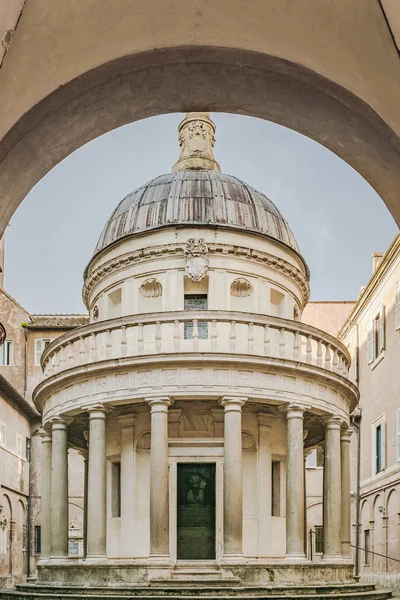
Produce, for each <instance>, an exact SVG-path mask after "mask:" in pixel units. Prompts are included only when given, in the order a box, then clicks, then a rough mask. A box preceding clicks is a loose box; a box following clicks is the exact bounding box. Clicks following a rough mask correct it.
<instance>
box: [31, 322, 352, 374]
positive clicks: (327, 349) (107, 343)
mask: <svg viewBox="0 0 400 600" xmlns="http://www.w3.org/2000/svg"><path fill="white" fill-rule="evenodd" d="M188 323H190V324H192V328H191V329H192V331H191V333H190V334H188V335H187V331H186V324H188ZM204 323H206V324H207V326H206V327H207V328H208V329H207V333H206V336H205V337H204V338H203V337H202V335H201V333H202V332H204V327H203V329H202V330H200V324H204ZM182 325H183V326H184V328H183V327H182ZM243 326H244V328H243ZM132 330H133V331H132ZM116 331H118V332H119V333H117V334H116V335H115V332H116ZM182 332H183V333H182ZM288 334H290V335H289V336H288ZM88 339H89V340H90V341H89V346H90V348H88V342H87V340H88ZM190 340H192V344H191V345H190V344H189V343H188V342H189V341H190ZM206 340H207V343H205V342H206ZM171 343H172V344H173V351H174V352H176V353H177V352H179V351H181V352H188V351H193V352H217V351H218V349H219V351H220V352H221V351H222V352H226V353H235V354H237V353H242V354H243V353H244V354H251V355H257V356H264V357H274V358H281V359H287V360H295V361H298V362H303V363H307V364H313V365H315V366H317V367H324V368H325V369H326V370H328V371H332V372H335V373H337V374H339V375H342V376H345V377H347V376H348V368H349V366H350V354H349V352H348V350H347V348H346V347H345V346H344V345H343V344H342V343H341V342H340V341H339V340H337V339H336V338H334V337H333V336H331V335H330V334H328V333H326V332H324V331H321V330H319V329H317V328H315V327H312V326H309V325H307V324H305V323H301V322H300V321H294V320H289V319H282V318H280V317H273V316H267V315H260V314H255V313H243V312H237V311H209V310H204V311H201V310H196V311H171V312H158V313H144V314H140V315H128V316H124V317H118V318H116V319H109V320H107V321H100V322H95V323H90V324H88V325H84V326H83V327H79V328H77V329H75V330H72V331H70V332H67V333H65V334H64V335H62V336H60V337H59V338H57V339H55V340H53V342H51V343H50V344H49V345H48V346H47V348H46V349H45V351H44V352H43V355H42V358H41V365H42V369H43V370H44V371H45V369H46V365H47V366H48V367H49V369H48V370H47V372H46V375H49V374H50V371H53V367H54V370H57V371H62V370H64V369H65V368H68V367H67V366H66V365H69V367H71V366H75V365H76V359H77V357H79V362H80V364H88V363H89V362H95V361H96V360H100V358H101V357H102V358H106V359H108V358H111V357H112V358H123V357H126V356H127V355H129V356H131V355H132V356H133V355H144V354H149V353H152V354H154V353H155V354H157V353H165V352H167V353H168V352H172V347H171ZM78 345H79V349H78V348H77V346H78ZM128 350H129V351H130V352H131V353H129V352H128ZM132 352H133V354H132Z"/></svg>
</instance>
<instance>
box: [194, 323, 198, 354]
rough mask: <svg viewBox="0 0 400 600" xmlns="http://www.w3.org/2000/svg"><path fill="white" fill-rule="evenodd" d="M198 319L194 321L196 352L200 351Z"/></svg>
mask: <svg viewBox="0 0 400 600" xmlns="http://www.w3.org/2000/svg"><path fill="white" fill-rule="evenodd" d="M198 321H199V320H198V319H193V350H194V351H195V352H197V351H198V349H199V327H198Z"/></svg>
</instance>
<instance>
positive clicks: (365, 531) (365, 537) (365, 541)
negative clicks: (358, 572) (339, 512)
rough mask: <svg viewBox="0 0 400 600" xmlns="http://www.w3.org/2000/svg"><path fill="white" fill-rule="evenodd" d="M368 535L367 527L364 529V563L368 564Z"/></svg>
mask: <svg viewBox="0 0 400 600" xmlns="http://www.w3.org/2000/svg"><path fill="white" fill-rule="evenodd" d="M369 552H370V535H369V529H364V565H365V566H366V567H368V566H369Z"/></svg>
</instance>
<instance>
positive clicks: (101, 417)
mask: <svg viewBox="0 0 400 600" xmlns="http://www.w3.org/2000/svg"><path fill="white" fill-rule="evenodd" d="M106 412H107V411H106V409H105V408H104V407H103V406H94V407H92V408H89V409H88V413H89V473H88V493H87V498H88V504H87V508H88V513H87V558H102V557H105V556H106V553H107V550H106V542H107V539H106V516H107V515H106Z"/></svg>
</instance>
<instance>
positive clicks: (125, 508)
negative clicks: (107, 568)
mask: <svg viewBox="0 0 400 600" xmlns="http://www.w3.org/2000/svg"><path fill="white" fill-rule="evenodd" d="M135 419H136V416H135V415H122V416H120V417H118V421H119V423H120V425H121V526H122V531H123V532H124V537H125V539H126V540H127V543H126V544H125V545H124V548H125V550H123V551H122V552H123V555H125V552H126V555H127V556H132V552H133V547H134V535H135V522H134V514H133V513H134V494H135V486H134V480H135V452H134V433H135Z"/></svg>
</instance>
